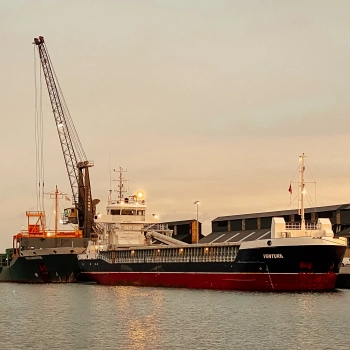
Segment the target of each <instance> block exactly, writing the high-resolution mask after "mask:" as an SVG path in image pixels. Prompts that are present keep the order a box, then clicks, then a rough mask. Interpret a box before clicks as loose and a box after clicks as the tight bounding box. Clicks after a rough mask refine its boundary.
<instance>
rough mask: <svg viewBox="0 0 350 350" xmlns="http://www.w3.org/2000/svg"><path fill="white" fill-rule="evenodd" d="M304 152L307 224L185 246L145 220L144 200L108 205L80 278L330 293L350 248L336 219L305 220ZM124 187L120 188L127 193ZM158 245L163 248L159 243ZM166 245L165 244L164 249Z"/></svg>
mask: <svg viewBox="0 0 350 350" xmlns="http://www.w3.org/2000/svg"><path fill="white" fill-rule="evenodd" d="M304 160H305V156H304V154H303V155H302V156H301V157H300V177H301V182H300V186H299V187H300V196H301V197H300V198H301V208H300V215H301V222H293V223H287V222H285V220H284V218H282V217H275V218H273V219H272V226H271V238H269V239H259V240H253V241H245V242H236V243H218V244H215V243H211V244H200V243H198V244H185V243H183V242H180V241H178V240H176V239H174V238H172V237H171V236H172V232H171V231H170V230H167V228H166V227H159V226H157V224H154V225H149V224H148V223H146V220H145V211H146V206H145V202H144V201H143V202H141V203H140V202H139V201H138V199H137V198H138V197H137V195H135V196H132V197H131V198H132V200H130V198H124V199H123V198H122V196H119V198H118V199H117V200H116V201H114V202H113V201H112V202H109V204H108V206H107V214H106V215H100V217H99V218H97V219H96V220H97V221H99V224H100V227H101V232H104V233H103V235H102V236H100V237H99V240H98V241H90V243H89V246H88V248H87V250H86V252H85V253H84V254H80V255H78V265H79V268H80V274H79V278H82V279H84V280H90V281H95V282H97V283H99V284H104V285H132V286H152V287H159V286H161V287H180V288H208V289H222V290H240V291H330V290H333V289H334V288H335V283H336V279H337V275H338V273H339V269H340V266H341V263H342V259H343V257H344V254H345V250H346V240H345V239H343V238H335V237H334V234H333V230H332V225H331V222H330V220H329V219H325V218H320V219H318V221H317V223H309V222H305V216H304V206H303V196H304V193H305V191H304V187H305V183H304V171H305V166H304ZM121 187H122V184H121V185H120V188H121ZM155 243H157V244H155ZM159 243H161V244H159Z"/></svg>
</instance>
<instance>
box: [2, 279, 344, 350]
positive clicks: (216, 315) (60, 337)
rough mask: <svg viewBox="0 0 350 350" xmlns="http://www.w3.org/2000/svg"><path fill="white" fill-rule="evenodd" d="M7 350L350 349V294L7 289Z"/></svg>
mask: <svg viewBox="0 0 350 350" xmlns="http://www.w3.org/2000/svg"><path fill="white" fill-rule="evenodd" d="M0 291H1V303H0V344H1V348H2V349H18V350H20V349H61V350H64V349H99V350H101V349H125V350H128V349H240V350H241V349H249V350H254V349H288V350H294V349H308V350H313V349H314V350H322V349H337V350H343V349H344V350H345V349H350V332H349V329H348V326H349V324H350V290H338V291H336V292H332V293H278V294H276V293H241V292H227V291H225V292H223V291H213V290H187V289H165V288H141V287H110V286H99V285H93V284H44V285H25V284H10V283H3V284H0Z"/></svg>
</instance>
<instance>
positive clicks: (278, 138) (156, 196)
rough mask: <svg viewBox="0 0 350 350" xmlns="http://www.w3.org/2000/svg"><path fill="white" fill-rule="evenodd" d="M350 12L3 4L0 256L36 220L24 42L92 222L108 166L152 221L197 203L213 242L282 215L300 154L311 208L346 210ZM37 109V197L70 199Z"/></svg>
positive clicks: (180, 214)
mask: <svg viewBox="0 0 350 350" xmlns="http://www.w3.org/2000/svg"><path fill="white" fill-rule="evenodd" d="M349 13H350V2H349V1H334V0H333V1H321V0H317V1H305V0H303V1H281V0H278V1H277V0H276V1H267V0H264V1H233V0H232V1H220V0H215V1H205V0H200V1H199V0H198V1H191V0H186V1H179V0H177V1H175V0H173V1H165V0H163V1H141V0H140V1H132V0H125V1H102V0H99V1H97V0H96V1H88V0H80V1H79V0H77V1H64V0H47V1H44V0H42V1H35V0H32V1H28V0H23V1H20V0H16V1H7V0H0V34H1V43H2V45H1V46H2V49H1V55H0V74H1V75H0V76H1V85H0V89H1V90H0V100H1V103H0V114H1V120H2V135H1V148H2V151H3V152H2V157H1V158H2V159H1V160H2V161H1V164H2V165H1V209H2V220H1V223H0V251H2V250H4V249H5V248H6V247H9V246H11V238H12V236H13V235H14V234H16V233H17V232H18V230H20V229H21V225H25V224H26V218H25V211H26V210H36V194H35V193H36V183H35V182H36V181H35V173H36V165H35V139H34V112H35V109H34V92H35V90H34V48H33V45H32V44H31V43H32V41H33V38H34V37H36V36H38V35H42V36H44V37H45V39H46V43H47V47H48V51H49V54H50V56H51V59H52V62H53V65H54V68H55V70H56V73H57V76H58V79H59V82H60V85H61V87H62V90H63V93H64V96H65V99H66V101H67V104H68V107H69V109H70V112H71V115H72V118H73V120H74V123H75V126H76V129H77V131H78V134H79V136H80V139H81V141H82V144H83V146H84V149H85V152H86V154H87V156H88V158H89V159H90V160H93V161H94V162H95V167H94V168H93V169H91V181H92V191H93V197H94V198H99V199H101V204H100V205H99V207H98V211H99V212H104V211H105V205H106V200H107V196H108V189H109V155H110V161H111V168H112V169H113V168H118V167H119V166H122V167H123V168H126V169H128V173H127V177H128V179H129V180H130V189H131V192H132V193H133V192H136V191H137V190H140V189H142V190H144V191H145V193H146V200H147V203H148V208H149V210H148V211H149V213H157V214H159V215H160V219H161V220H162V221H165V220H178V219H179V220H180V219H190V218H195V215H196V214H195V213H196V211H195V205H194V204H193V202H194V201H195V200H200V201H201V204H200V208H199V216H200V221H202V222H203V225H204V226H203V228H204V233H208V232H210V222H211V220H212V219H214V218H216V217H217V216H222V215H230V214H239V213H245V212H255V211H266V210H283V209H286V208H287V207H288V205H289V193H288V187H289V182H290V181H291V178H292V177H293V174H294V173H295V171H296V168H297V164H298V156H299V155H300V154H301V153H302V152H305V153H306V154H307V156H308V158H307V161H308V165H309V167H310V169H311V172H312V174H313V177H314V178H315V180H316V181H317V203H316V204H317V205H331V204H340V203H347V202H349V196H350V181H349V179H350V176H349V173H350V157H349V149H350V121H349V113H350V100H349V93H350V86H349V85H350V83H349V81H350V80H349V77H350V21H349ZM43 98H44V120H45V122H44V123H45V139H44V142H45V187H46V190H47V191H51V190H53V189H54V187H55V185H56V184H57V185H58V187H59V189H60V190H62V191H65V192H67V193H70V187H69V183H68V177H67V175H66V169H65V165H64V161H63V156H62V154H61V150H60V144H59V140H58V135H57V133H56V129H55V125H54V119H53V115H52V112H51V110H50V105H49V99H48V94H47V91H46V88H45V90H44V91H43ZM132 193H130V194H132ZM312 196H314V195H312ZM50 205H51V204H50V203H49V200H48V204H47V208H49V207H50Z"/></svg>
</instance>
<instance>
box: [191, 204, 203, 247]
mask: <svg viewBox="0 0 350 350" xmlns="http://www.w3.org/2000/svg"><path fill="white" fill-rule="evenodd" d="M193 204H195V205H196V206H197V242H196V243H198V241H199V222H198V205H199V204H201V203H200V201H195V202H194V203H193Z"/></svg>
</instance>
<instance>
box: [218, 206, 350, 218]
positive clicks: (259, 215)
mask: <svg viewBox="0 0 350 350" xmlns="http://www.w3.org/2000/svg"><path fill="white" fill-rule="evenodd" d="M338 209H341V210H350V204H349V203H347V204H336V205H329V206H324V207H316V208H306V209H305V213H315V212H316V213H320V212H324V211H335V210H338ZM297 213H298V209H290V210H279V211H269V212H263V213H252V214H238V215H228V216H219V217H217V218H216V219H214V220H213V222H214V221H226V220H238V219H253V218H262V217H273V216H284V215H291V214H297Z"/></svg>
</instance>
